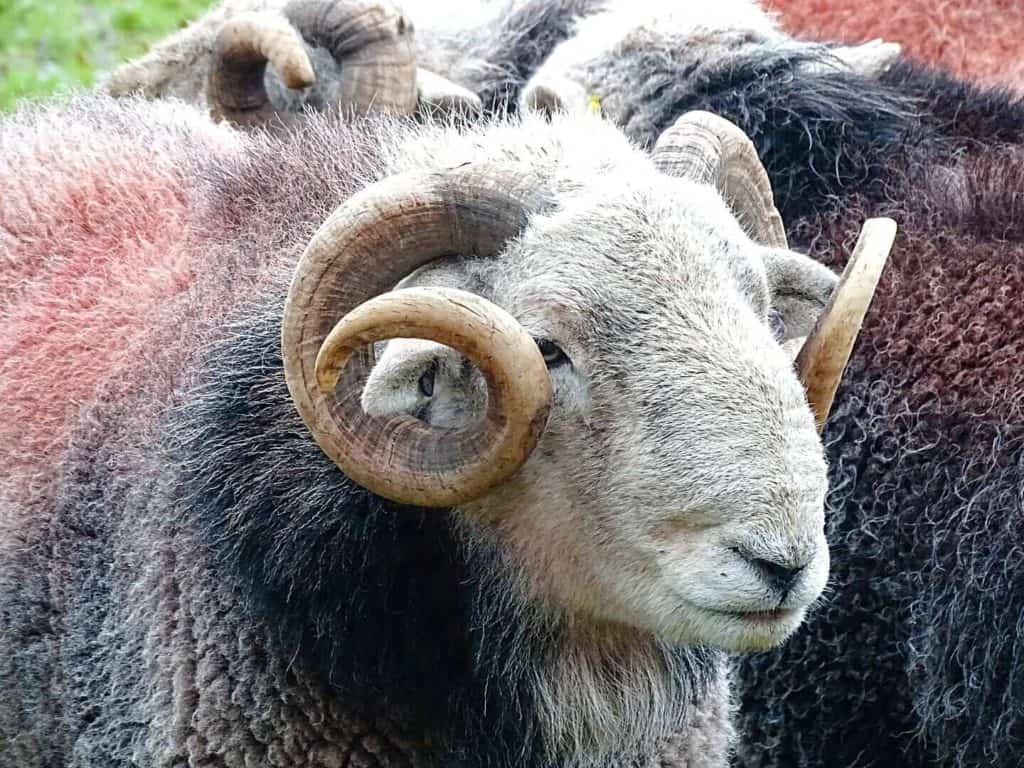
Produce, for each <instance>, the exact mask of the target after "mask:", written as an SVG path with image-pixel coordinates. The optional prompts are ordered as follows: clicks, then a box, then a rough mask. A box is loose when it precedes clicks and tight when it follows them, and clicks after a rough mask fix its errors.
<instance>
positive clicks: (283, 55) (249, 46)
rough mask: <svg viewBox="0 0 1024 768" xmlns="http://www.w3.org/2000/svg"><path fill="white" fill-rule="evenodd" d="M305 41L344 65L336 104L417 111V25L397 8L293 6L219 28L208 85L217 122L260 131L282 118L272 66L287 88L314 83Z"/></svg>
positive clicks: (339, 2) (338, 0) (309, 2)
mask: <svg viewBox="0 0 1024 768" xmlns="http://www.w3.org/2000/svg"><path fill="white" fill-rule="evenodd" d="M304 40H305V41H306V42H308V43H309V44H310V45H314V46H318V47H321V48H325V49H327V50H328V51H330V53H331V55H332V56H333V57H334V58H335V60H336V61H337V62H338V63H339V64H340V65H341V69H342V76H341V80H340V82H339V84H338V93H337V106H339V107H341V108H342V109H344V110H347V111H352V112H354V113H356V114H366V113H368V112H370V111H371V110H372V111H378V112H397V113H400V114H411V113H412V112H413V111H414V110H415V109H416V95H417V94H416V65H415V53H414V50H413V43H412V24H411V23H410V22H409V21H408V20H407V19H406V18H405V17H404V16H403V15H402V14H401V13H400V12H398V10H396V9H395V8H393V7H392V6H390V5H389V4H387V3H381V2H372V1H371V0H335V1H334V2H329V1H328V0H293V1H292V2H290V3H289V4H288V5H287V6H285V8H284V13H283V15H278V14H273V13H244V14H240V15H238V16H236V17H233V18H232V19H230V20H229V21H228V22H227V23H226V24H225V25H224V27H223V28H222V29H221V31H220V33H219V34H218V36H217V39H216V41H215V42H214V55H213V63H212V65H211V67H210V74H209V80H208V93H209V101H210V110H211V112H212V113H213V115H214V117H218V118H226V119H228V120H231V121H232V122H235V123H236V124H239V125H262V124H265V123H266V122H268V121H269V120H270V119H271V118H273V117H274V116H275V115H276V114H277V111H276V110H275V109H274V107H273V106H272V105H271V103H270V99H269V96H268V95H267V92H266V89H265V87H264V84H263V77H264V74H265V72H266V66H267V62H270V63H271V64H273V65H274V67H275V68H276V69H277V70H278V72H279V73H280V74H281V78H282V80H283V81H284V83H285V85H287V86H288V87H289V88H305V87H307V86H309V85H312V83H313V82H314V74H313V67H312V64H311V62H310V60H309V56H308V54H307V52H306V48H305V45H304V43H303V41H304Z"/></svg>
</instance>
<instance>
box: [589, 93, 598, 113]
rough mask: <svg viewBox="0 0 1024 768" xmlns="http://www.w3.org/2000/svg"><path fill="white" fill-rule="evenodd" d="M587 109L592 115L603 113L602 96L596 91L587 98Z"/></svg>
mask: <svg viewBox="0 0 1024 768" xmlns="http://www.w3.org/2000/svg"><path fill="white" fill-rule="evenodd" d="M587 111H588V112H589V113H590V114H592V115H600V114H601V97H600V96H598V95H597V94H596V93H595V94H591V96H590V98H589V99H587Z"/></svg>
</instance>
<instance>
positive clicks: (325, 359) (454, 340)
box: [282, 165, 551, 507]
mask: <svg viewBox="0 0 1024 768" xmlns="http://www.w3.org/2000/svg"><path fill="white" fill-rule="evenodd" d="M540 188H541V185H540V184H539V179H537V178H536V177H535V175H534V174H533V173H531V172H530V171H529V170H526V169H522V170H515V169H511V168H509V167H506V166H500V167H494V166H489V165H486V166H476V165H465V166H461V167H459V168H456V169H453V170H450V171H448V172H445V173H440V174H437V173H418V174H402V175H398V176H393V177H390V178H388V179H385V180H384V181H381V182H378V183H377V184H374V185H373V186H371V187H369V188H367V189H365V190H363V191H362V192H360V193H358V194H356V195H355V196H353V197H352V198H351V199H350V200H349V201H348V202H346V203H344V204H343V205H341V206H340V207H339V208H338V209H337V210H336V211H335V212H334V213H333V214H332V215H331V216H330V217H329V218H328V220H327V221H326V222H325V223H324V224H323V225H322V226H321V228H320V230H319V231H318V232H317V233H316V234H315V235H314V236H313V238H312V239H311V240H310V242H309V244H308V245H307V247H306V250H305V252H304V254H303V256H302V258H301V260H300V262H299V265H298V267H297V268H296V271H295V274H294V276H293V280H292V285H291V288H290V291H289V295H288V299H287V302H286V305H285V312H284V319H283V324H282V351H283V354H284V361H285V377H286V381H287V383H288V388H289V391H290V392H291V395H292V399H293V401H294V403H295V406H296V408H297V409H298V411H299V414H300V415H301V416H302V419H303V421H304V422H305V423H306V425H307V427H308V428H309V429H310V431H311V432H312V434H313V437H314V439H315V440H316V441H317V443H318V444H319V446H320V447H321V449H322V450H323V451H324V452H325V453H326V454H327V455H328V456H329V457H330V458H331V459H332V460H333V461H334V462H335V463H336V464H337V465H338V466H339V467H340V468H341V469H342V470H344V471H345V473H346V474H348V476H349V477H351V478H352V479H353V480H354V481H356V482H357V483H359V484H360V485H362V486H364V487H366V488H368V489H370V490H371V491H373V492H375V493H377V494H379V495H381V496H384V497H386V498H389V499H392V500H394V501H398V502H401V503H405V504H414V505H418V506H429V507H448V506H453V505H456V504H460V503H463V502H466V501H468V500H471V499H474V498H478V497H479V496H481V495H483V494H484V493H486V492H487V491H488V490H489V489H491V488H493V487H494V486H495V485H497V484H499V483H501V482H503V481H504V480H505V479H507V478H508V477H509V476H510V475H511V474H512V473H514V472H515V471H516V470H517V469H518V468H519V467H520V466H521V465H522V464H523V462H525V461H526V459H527V458H528V457H529V455H530V453H531V451H532V450H533V449H534V447H535V446H536V443H537V440H538V439H539V437H540V435H541V433H542V432H543V429H544V427H545V425H546V423H547V416H548V411H549V409H550V404H551V384H550V380H549V378H548V374H547V368H546V366H545V364H544V360H543V358H542V356H541V354H540V352H539V350H538V349H537V347H536V344H535V343H534V342H533V340H532V339H531V338H530V336H529V334H528V333H527V332H526V331H525V330H523V329H522V328H521V327H520V326H519V324H518V323H517V322H516V321H515V320H514V319H512V318H511V317H510V316H508V315H507V313H505V312H503V311H502V310H501V309H499V308H498V307H496V306H494V305H493V304H491V303H490V302H487V301H485V300H484V299H481V298H479V297H476V296H473V295H471V294H465V293H464V292H461V291H451V290H440V289H416V290H412V289H404V290H398V291H392V290H391V289H392V288H393V286H394V285H395V284H396V283H397V282H399V281H400V280H401V278H403V277H404V276H406V275H408V274H409V273H411V272H412V271H413V270H415V269H417V268H418V267H420V266H422V265H423V264H426V263H427V262H429V261H432V260H434V259H436V258H438V257H441V256H445V255H451V254H465V255H470V254H473V255H478V256H484V257H486V256H492V255H495V254H497V253H499V252H500V251H501V249H502V248H503V247H504V244H505V243H506V242H507V241H508V240H509V238H511V237H514V236H516V235H517V234H518V233H519V232H520V231H521V230H522V229H523V227H524V226H525V225H526V220H527V216H528V214H529V212H530V211H533V210H537V209H539V208H540V207H542V206H543V205H544V200H543V199H542V198H541V196H540V193H539V192H538V190H539V189H540ZM382 294H384V295H382ZM409 337H412V338H427V339H432V340H434V341H438V342H439V343H442V344H447V345H449V346H451V347H453V348H455V349H457V350H458V351H460V352H462V353H463V354H465V355H466V356H467V357H468V358H469V359H470V360H472V361H473V362H474V363H476V365H477V366H478V368H479V370H480V372H481V373H482V374H483V376H484V378H485V380H486V382H487V388H488V406H487V414H486V416H485V417H484V419H483V420H482V422H481V423H480V424H474V425H470V426H467V427H463V428H459V429H444V430H440V429H434V428H431V427H429V426H427V425H425V424H423V423H422V422H420V421H417V420H416V419H413V418H412V417H409V416H392V417H388V418H382V417H371V416H369V415H367V414H366V413H365V412H364V411H363V410H362V407H361V404H360V397H361V394H362V390H363V387H364V385H365V382H366V378H367V376H368V375H369V373H370V370H371V368H372V364H373V355H372V350H371V348H370V346H369V345H370V344H371V342H373V341H379V340H382V339H387V338H409Z"/></svg>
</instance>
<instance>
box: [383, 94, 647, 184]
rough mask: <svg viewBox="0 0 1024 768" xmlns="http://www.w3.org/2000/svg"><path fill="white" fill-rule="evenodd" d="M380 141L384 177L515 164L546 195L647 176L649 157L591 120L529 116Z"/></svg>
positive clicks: (433, 127)
mask: <svg viewBox="0 0 1024 768" xmlns="http://www.w3.org/2000/svg"><path fill="white" fill-rule="evenodd" d="M401 138H402V140H401V141H397V142H396V141H385V142H382V151H383V152H384V154H385V158H384V161H385V162H384V167H385V172H386V173H400V172H405V171H423V170H427V171H437V170H443V169H446V168H454V167H457V166H460V165H463V164H465V163H479V164H485V163H486V164H501V163H515V164H519V165H527V166H529V167H531V168H534V169H535V170H536V171H537V172H538V173H540V174H542V175H543V176H545V177H547V178H548V179H549V185H550V187H551V191H552V194H555V195H559V194H562V193H566V192H572V191H573V190H576V189H579V188H585V187H588V186H593V185H594V184H595V182H596V181H597V180H602V179H603V176H604V175H605V174H607V173H609V172H615V171H618V172H620V173H622V174H623V175H633V176H639V177H643V176H649V175H651V174H653V173H655V171H654V169H653V167H652V166H651V163H650V160H649V158H648V157H647V156H646V155H645V154H644V153H643V152H642V151H641V150H640V149H639V148H637V147H635V146H633V145H632V144H631V143H630V142H629V140H628V139H627V138H626V136H625V135H624V134H623V133H622V132H621V131H620V130H619V129H618V128H617V127H616V126H615V125H613V124H612V123H610V122H608V121H606V120H602V119H600V118H599V117H597V116H591V115H582V116H580V115H577V116H567V115H558V116H557V117H556V118H555V119H553V120H550V121H548V120H545V119H544V118H543V117H541V116H539V115H535V114H522V115H516V116H513V117H507V118H506V117H499V118H494V119H492V120H489V121H483V122H480V123H478V124H475V125H473V126H471V127H464V128H462V129H461V130H453V129H452V128H451V127H450V126H448V125H446V124H444V123H443V122H437V123H434V122H428V123H427V124H426V125H424V126H422V127H420V128H419V129H417V130H415V131H412V132H407V131H403V132H402V134H401Z"/></svg>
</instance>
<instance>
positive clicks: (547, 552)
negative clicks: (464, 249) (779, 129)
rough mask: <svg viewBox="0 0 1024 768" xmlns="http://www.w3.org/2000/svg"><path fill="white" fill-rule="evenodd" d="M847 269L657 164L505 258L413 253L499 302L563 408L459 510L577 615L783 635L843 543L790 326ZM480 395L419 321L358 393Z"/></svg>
mask: <svg viewBox="0 0 1024 768" xmlns="http://www.w3.org/2000/svg"><path fill="white" fill-rule="evenodd" d="M834 282H835V277H834V275H832V273H831V272H830V271H829V270H827V269H825V268H824V267H821V266H820V265H817V264H815V263H814V262H812V261H811V260H809V259H807V258H806V257H803V256H800V255H798V254H791V253H788V252H777V251H767V250H766V249H763V248H761V247H759V246H758V245H756V244H754V243H752V242H751V241H750V240H749V239H748V238H747V236H746V235H745V234H744V233H743V231H742V230H741V228H740V227H739V225H738V224H737V223H736V221H735V219H733V218H732V216H731V215H730V213H729V211H728V209H727V208H726V206H725V204H724V202H723V201H722V200H721V198H720V197H719V196H718V195H717V194H716V193H715V192H714V191H713V190H712V189H710V188H705V187H699V186H697V185H694V184H692V183H691V182H688V181H682V180H678V179H673V178H669V177H664V176H654V177H651V176H647V177H645V178H643V180H642V182H641V181H637V182H635V183H634V184H632V185H630V183H628V182H626V183H624V184H621V185H619V184H617V185H615V186H614V188H610V189H607V190H605V191H604V192H603V193H602V194H600V195H597V196H595V195H592V194H590V195H581V196H579V197H575V198H571V199H570V200H569V201H568V202H566V203H565V204H564V205H563V206H562V207H561V208H560V209H559V210H557V211H556V212H554V213H551V214H547V215H537V216H534V217H533V219H532V221H531V223H530V225H529V226H528V227H527V229H526V230H525V231H524V232H523V233H522V235H521V236H520V237H519V238H518V239H517V240H515V241H513V242H512V243H510V244H509V246H508V247H507V248H506V250H505V252H504V253H503V254H501V255H500V256H499V257H498V258H496V259H492V260H479V259H475V260H474V259H464V260H458V259H449V260H444V261H441V262H436V263H434V264H432V265H428V266H427V267H425V268H423V269H421V270H420V271H419V272H417V273H414V274H413V275H411V276H410V277H409V278H407V279H406V280H405V281H403V283H402V285H403V286H411V285H432V286H448V287H458V288H462V289H464V290H469V291H472V292H474V293H477V294H480V295H482V296H484V297H486V298H488V299H490V300H491V301H493V302H495V303H496V304H498V305H499V306H501V307H503V308H504V309H505V310H507V311H508V312H510V313H511V314H512V315H513V316H515V317H516V318H517V319H518V321H519V322H520V323H521V324H522V325H523V326H524V327H525V328H526V329H528V330H529V331H530V333H531V334H532V335H533V336H534V337H535V338H536V339H538V341H539V342H542V345H541V349H542V351H543V352H545V355H546V359H547V360H548V362H549V369H550V374H551V379H552V382H553V388H554V406H553V411H552V414H551V417H550V420H549V423H548V427H547V429H546V431H545V432H544V434H543V436H542V438H541V440H540V443H539V445H538V447H537V449H536V450H535V452H534V453H533V455H532V456H531V457H530V459H529V460H528V462H527V463H526V464H525V465H524V467H523V468H522V469H521V470H520V472H519V473H517V474H516V475H515V476H514V477H513V478H512V479H511V480H510V481H508V482H506V483H505V484H504V485H502V486H500V487H498V488H497V489H495V490H493V491H492V492H491V493H490V494H488V495H487V496H485V497H483V498H482V499H479V500H477V501H475V502H473V503H472V504H469V505H467V506H465V507H463V508H462V509H461V510H460V512H461V513H462V515H463V517H464V518H465V519H466V520H467V521H469V523H470V525H469V527H470V528H471V529H472V530H473V531H474V532H480V534H481V535H485V536H490V537H497V540H498V541H499V542H500V544H501V545H502V546H503V548H504V549H505V551H507V552H509V553H510V556H511V557H512V558H513V560H514V561H518V562H520V563H521V564H522V565H523V567H522V568H521V571H522V573H523V574H527V577H526V580H527V581H528V584H527V586H526V588H527V589H528V590H529V592H530V594H531V595H532V596H533V597H535V598H537V599H539V600H541V601H542V602H543V604H545V605H548V606H555V607H556V608H557V609H558V610H561V611H564V612H565V613H567V614H569V615H575V616H580V617H585V618H586V619H587V620H590V621H594V620H596V621H606V622H613V623H619V624H625V625H629V626H632V627H638V628H641V629H643V630H646V631H649V632H651V633H654V634H656V635H657V636H659V637H661V638H663V639H666V640H670V641H672V642H686V643H700V644H711V645H715V646H718V647H721V648H725V649H730V650H745V649H758V648H767V647H770V646H773V645H775V644H777V643H779V642H781V641H782V640H783V639H784V638H786V637H787V636H788V635H789V634H790V633H791V632H793V630H794V629H796V628H797V627H798V625H799V624H800V622H801V621H802V618H803V615H804V612H805V609H806V608H807V607H808V606H809V605H810V604H811V603H812V602H814V601H815V600H816V599H817V597H818V596H819V595H820V593H821V591H822V589H823V587H824V585H825V582H826V578H827V573H828V563H829V555H828V548H827V545H826V543H825V538H824V535H823V526H824V496H825V491H826V477H825V462H824V459H823V453H822V446H821V443H820V441H819V439H818V436H817V433H816V431H815V428H814V423H813V418H812V416H811V412H810V410H809V408H808V406H807V404H806V401H805V398H804V393H803V389H802V387H801V385H800V383H799V381H798V379H797V377H796V374H795V372H794V370H793V366H792V360H791V357H790V356H789V355H788V354H787V353H786V352H784V351H783V348H782V346H781V344H780V342H781V341H783V340H785V339H791V338H794V337H799V336H803V335H806V333H807V331H808V330H809V328H810V325H811V324H812V323H813V321H814V319H815V318H816V316H817V314H818V313H819V312H820V310H821V308H822V307H823V304H824V302H825V301H826V299H827V297H828V295H829V293H830V291H831V289H832V287H833V285H834ZM779 320H781V321H782V324H784V325H785V327H786V332H785V333H778V328H779V327H780V324H779V322H778V321H779ZM773 325H774V326H775V328H776V333H774V334H773V328H772V326H773ZM486 400H487V395H486V389H485V387H484V384H483V381H482V377H481V376H480V374H479V373H478V372H477V371H476V369H475V368H474V367H473V366H472V365H471V364H469V363H468V362H467V361H466V360H465V359H463V358H462V356H461V355H459V354H458V353H457V352H455V351H454V350H451V349H449V348H447V347H443V346H440V345H437V344H434V343H432V342H426V341H416V340H396V341H392V342H389V343H387V344H386V345H384V346H383V349H382V351H380V352H379V358H378V364H377V366H376V367H375V369H374V371H373V374H372V375H371V377H370V380H369V381H368V382H367V385H366V388H365V390H364V394H363V405H364V408H365V409H366V410H367V411H368V412H370V413H372V414H375V415H385V414H395V413H404V414H411V415H413V416H415V417H416V418H419V419H422V420H424V421H426V422H428V423H430V424H434V425H437V426H455V425H462V424H465V423H467V422H469V421H472V420H474V419H476V418H479V417H480V416H481V415H482V414H483V412H484V409H485V407H486ZM474 535H475V534H474ZM527 564H528V567H527Z"/></svg>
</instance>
